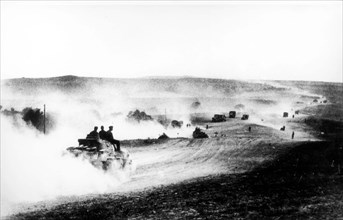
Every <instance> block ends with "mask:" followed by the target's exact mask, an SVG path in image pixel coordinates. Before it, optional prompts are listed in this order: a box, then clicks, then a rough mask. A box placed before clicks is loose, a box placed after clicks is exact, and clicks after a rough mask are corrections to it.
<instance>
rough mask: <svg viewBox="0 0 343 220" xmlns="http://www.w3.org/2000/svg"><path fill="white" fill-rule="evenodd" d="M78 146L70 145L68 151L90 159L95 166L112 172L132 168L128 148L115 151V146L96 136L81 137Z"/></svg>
mask: <svg viewBox="0 0 343 220" xmlns="http://www.w3.org/2000/svg"><path fill="white" fill-rule="evenodd" d="M78 142H79V146H78V147H69V148H67V152H69V153H71V154H72V155H74V156H75V157H81V158H83V159H85V160H88V161H89V162H90V163H91V164H92V165H93V166H94V167H96V168H98V169H102V170H104V171H106V172H110V171H113V170H117V169H130V167H131V165H132V160H131V158H130V154H129V152H128V151H127V150H126V149H122V148H121V150H120V151H115V149H114V146H113V145H112V144H111V143H110V142H108V141H106V140H101V139H95V138H86V139H79V140H78Z"/></svg>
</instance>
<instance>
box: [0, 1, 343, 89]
mask: <svg viewBox="0 0 343 220" xmlns="http://www.w3.org/2000/svg"><path fill="white" fill-rule="evenodd" d="M70 74H71V75H78V76H103V77H145V76H184V75H187V76H199V77H211V78H213V77H214V78H230V79H281V80H315V81H317V80H319V81H336V82H342V1H331V2H328V1H305V2H296V1H289V2H288V1H277V2H268V1H266V2H254V1H243V2H233V1H230V2H223V1H219V2H205V1H200V2H156V1H153V2H151V1H150V2H129V3H124V2H113V1H106V2H91V1H85V2H81V1H73V2H61V1H59V2H58V1H49V2H42V1H36V2H34V1H30V2H21V1H14V2H10V1H5V2H4V1H1V78H2V79H4V78H17V77H52V76H60V75H70Z"/></svg>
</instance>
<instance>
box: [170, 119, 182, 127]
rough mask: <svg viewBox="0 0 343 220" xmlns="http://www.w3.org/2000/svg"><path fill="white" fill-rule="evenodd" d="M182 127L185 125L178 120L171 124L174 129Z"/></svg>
mask: <svg viewBox="0 0 343 220" xmlns="http://www.w3.org/2000/svg"><path fill="white" fill-rule="evenodd" d="M182 125H183V121H177V120H173V121H172V122H171V126H172V127H173V128H176V127H177V128H181V127H182Z"/></svg>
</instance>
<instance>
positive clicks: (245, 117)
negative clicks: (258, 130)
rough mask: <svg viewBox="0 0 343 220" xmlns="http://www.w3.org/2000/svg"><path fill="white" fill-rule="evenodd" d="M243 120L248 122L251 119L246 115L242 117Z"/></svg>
mask: <svg viewBox="0 0 343 220" xmlns="http://www.w3.org/2000/svg"><path fill="white" fill-rule="evenodd" d="M241 119H242V120H248V119H249V115H247V114H244V115H243V116H242V118H241Z"/></svg>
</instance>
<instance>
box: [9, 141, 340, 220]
mask: <svg viewBox="0 0 343 220" xmlns="http://www.w3.org/2000/svg"><path fill="white" fill-rule="evenodd" d="M340 145H341V142H328V141H321V142H307V143H305V142H304V143H300V144H299V145H297V146H296V147H295V148H291V149H289V150H287V151H286V152H284V153H283V154H281V155H280V156H279V157H278V158H276V159H275V160H273V161H270V162H268V163H265V164H263V165H261V166H259V167H258V168H256V169H255V170H253V171H251V172H247V173H243V174H231V175H230V174H226V175H218V176H208V177H205V178H198V179H193V180H190V181H185V182H182V183H178V184H174V185H169V186H161V187H158V188H153V189H149V190H146V191H142V192H135V193H130V194H121V195H118V194H105V195H99V196H97V197H96V198H93V199H89V200H85V201H81V202H71V203H65V204H63V205H59V206H56V207H54V208H52V209H49V210H39V211H34V212H29V213H22V214H17V215H15V216H11V217H10V218H13V219H147V218H149V219H266V218H267V219H308V218H314V219H343V175H339V174H338V173H337V172H338V165H339V163H341V164H340V165H341V166H342V149H341V146H340Z"/></svg>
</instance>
